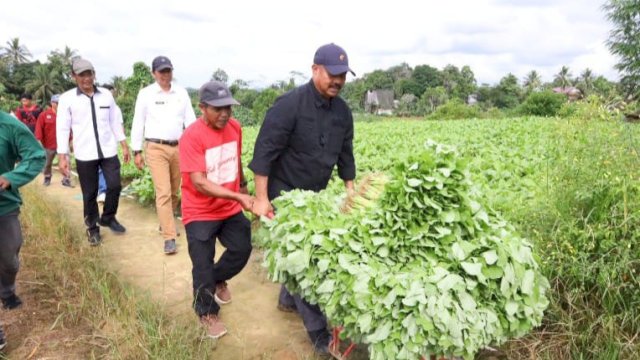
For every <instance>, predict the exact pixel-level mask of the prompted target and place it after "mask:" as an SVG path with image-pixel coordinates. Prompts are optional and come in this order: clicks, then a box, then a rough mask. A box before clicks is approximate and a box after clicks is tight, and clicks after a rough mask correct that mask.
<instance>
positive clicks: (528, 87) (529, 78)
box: [522, 70, 542, 93]
mask: <svg viewBox="0 0 640 360" xmlns="http://www.w3.org/2000/svg"><path fill="white" fill-rule="evenodd" d="M522 83H523V86H524V88H525V91H526V92H527V93H531V92H533V91H537V90H540V88H541V87H542V77H541V76H540V74H539V73H538V72H537V71H535V70H531V71H530V72H529V73H528V74H527V75H526V76H525V77H524V79H523V80H522Z"/></svg>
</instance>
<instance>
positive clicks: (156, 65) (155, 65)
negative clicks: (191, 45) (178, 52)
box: [151, 56, 173, 72]
mask: <svg viewBox="0 0 640 360" xmlns="http://www.w3.org/2000/svg"><path fill="white" fill-rule="evenodd" d="M164 69H171V70H173V64H172V63H171V60H169V58H168V57H166V56H157V57H156V58H155V59H153V62H152V63H151V71H153V72H155V71H161V70H164Z"/></svg>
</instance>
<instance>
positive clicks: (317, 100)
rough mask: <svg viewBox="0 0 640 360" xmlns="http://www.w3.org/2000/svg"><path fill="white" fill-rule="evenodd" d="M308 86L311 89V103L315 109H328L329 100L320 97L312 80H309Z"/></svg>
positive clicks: (329, 105) (329, 106)
mask: <svg viewBox="0 0 640 360" xmlns="http://www.w3.org/2000/svg"><path fill="white" fill-rule="evenodd" d="M308 86H309V88H310V89H311V93H312V94H313V100H314V101H313V103H314V104H315V105H316V107H317V108H326V109H330V108H331V99H325V98H323V97H322V95H320V92H319V91H318V89H316V86H315V85H314V84H313V80H309V84H308Z"/></svg>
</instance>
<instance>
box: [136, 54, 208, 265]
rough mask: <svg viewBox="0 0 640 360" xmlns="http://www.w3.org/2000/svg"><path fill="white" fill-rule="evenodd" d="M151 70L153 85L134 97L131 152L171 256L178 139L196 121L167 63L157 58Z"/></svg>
mask: <svg viewBox="0 0 640 360" xmlns="http://www.w3.org/2000/svg"><path fill="white" fill-rule="evenodd" d="M151 70H152V72H153V77H154V78H155V80H156V81H155V83H153V84H151V85H149V86H147V87H145V88H144V89H142V90H140V92H139V93H138V97H137V99H136V106H135V113H134V116H133V124H132V125H131V148H132V149H133V154H134V162H135V164H136V167H137V168H138V169H140V170H142V169H143V168H144V166H145V160H146V163H147V165H148V166H149V170H150V172H151V177H152V179H153V187H154V189H155V193H156V212H157V215H158V220H159V222H160V231H161V232H162V238H163V239H164V253H165V254H167V255H171V254H175V253H176V252H177V251H178V248H177V245H176V237H177V236H178V233H177V230H176V223H175V217H174V213H175V210H176V209H177V207H178V205H179V198H178V190H180V178H181V174H180V157H179V149H178V139H180V136H181V135H182V132H183V130H184V129H185V128H186V127H188V126H189V125H191V124H192V123H193V122H194V121H195V120H196V115H195V113H194V112H193V106H192V105H191V99H190V97H189V94H188V93H187V90H185V89H184V88H183V87H181V86H179V85H177V84H175V83H173V82H172V80H173V64H172V63H171V60H169V58H167V57H166V56H158V57H156V58H155V59H153V62H152V63H151ZM143 140H144V153H145V154H144V155H145V156H144V158H143V157H142V152H143V151H142V148H143Z"/></svg>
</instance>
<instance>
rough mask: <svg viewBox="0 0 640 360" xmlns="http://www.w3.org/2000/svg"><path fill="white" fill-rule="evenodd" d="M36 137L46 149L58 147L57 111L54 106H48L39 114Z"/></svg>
mask: <svg viewBox="0 0 640 360" xmlns="http://www.w3.org/2000/svg"><path fill="white" fill-rule="evenodd" d="M36 139H38V140H39V141H40V142H41V143H42V146H43V147H44V148H45V149H48V150H56V149H57V148H58V144H57V143H56V113H55V112H54V111H53V109H52V108H48V109H47V110H45V111H43V112H41V113H40V116H38V122H37V123H36Z"/></svg>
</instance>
